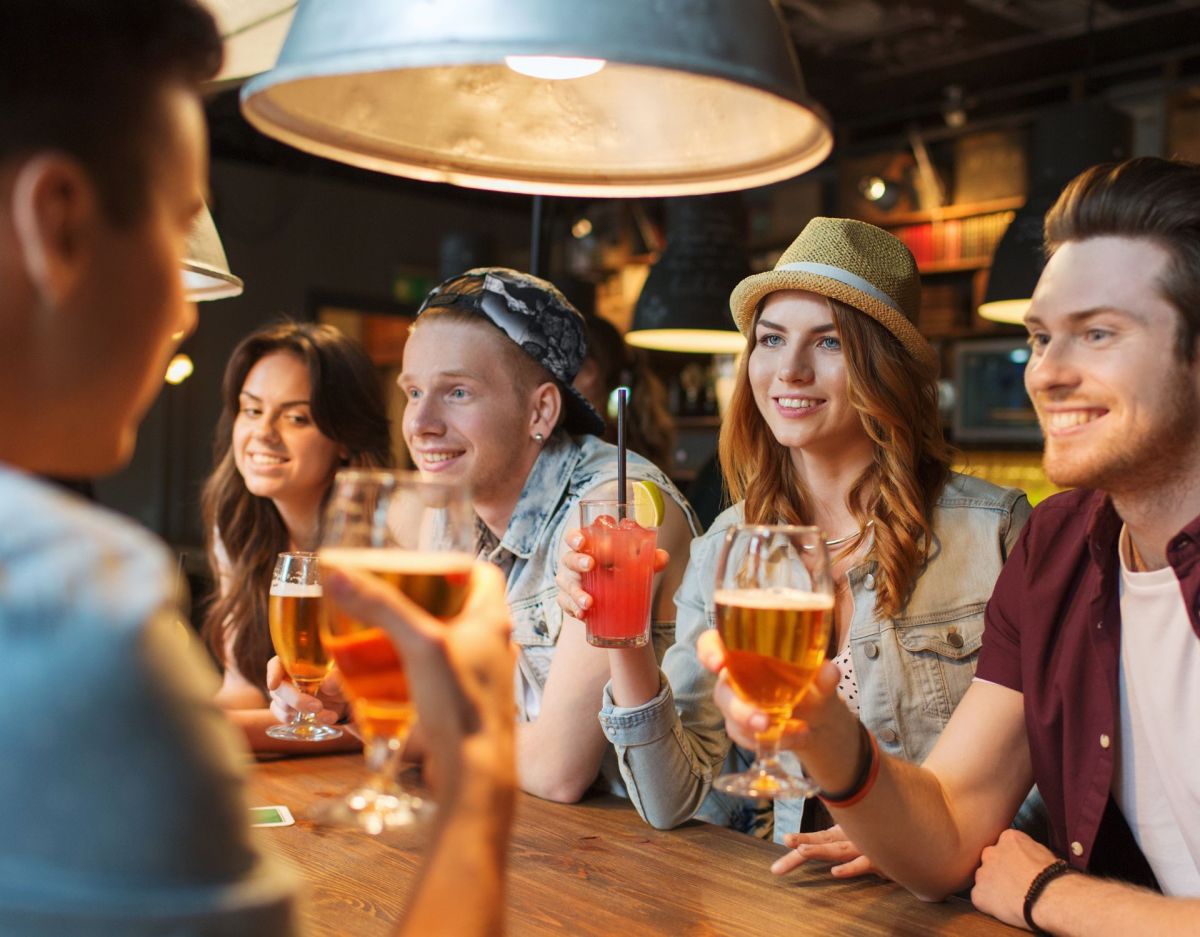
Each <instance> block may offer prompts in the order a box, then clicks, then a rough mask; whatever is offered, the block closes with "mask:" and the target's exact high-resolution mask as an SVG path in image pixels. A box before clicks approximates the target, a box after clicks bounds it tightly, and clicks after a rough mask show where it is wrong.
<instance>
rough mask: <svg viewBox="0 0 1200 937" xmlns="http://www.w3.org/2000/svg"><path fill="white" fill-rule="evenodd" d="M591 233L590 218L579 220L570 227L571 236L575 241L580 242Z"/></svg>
mask: <svg viewBox="0 0 1200 937" xmlns="http://www.w3.org/2000/svg"><path fill="white" fill-rule="evenodd" d="M591 233H592V221H591V219H590V218H580V219H579V220H578V221H576V222H575V223H574V224H573V225H571V234H572V235H573V236H574V238H575V240H577V241H581V240H583V239H584V238H585V237H587V236H588V235H589V234H591Z"/></svg>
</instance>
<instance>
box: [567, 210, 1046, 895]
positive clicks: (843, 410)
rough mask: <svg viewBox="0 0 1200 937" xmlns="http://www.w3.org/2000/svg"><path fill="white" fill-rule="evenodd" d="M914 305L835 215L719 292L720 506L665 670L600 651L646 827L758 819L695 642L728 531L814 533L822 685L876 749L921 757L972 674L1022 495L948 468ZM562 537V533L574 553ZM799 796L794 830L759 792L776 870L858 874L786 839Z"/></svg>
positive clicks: (608, 710) (750, 825)
mask: <svg viewBox="0 0 1200 937" xmlns="http://www.w3.org/2000/svg"><path fill="white" fill-rule="evenodd" d="M919 302H920V281H919V278H918V275H917V268H916V264H915V263H914V262H913V258H912V255H911V254H910V253H909V252H908V250H907V248H905V247H904V245H903V244H902V243H901V242H900V241H898V240H897V239H896V238H894V237H893V236H891V235H890V234H888V233H887V232H885V231H882V230H881V229H879V228H876V227H874V226H872V225H868V224H863V223H862V222H857V221H847V220H842V219H833V218H815V219H813V221H812V222H810V224H809V225H808V226H807V227H806V228H805V229H804V231H803V232H802V233H801V234H800V236H799V237H798V238H797V239H796V241H795V242H794V243H793V244H792V246H791V247H789V248H788V250H787V251H785V252H784V254H783V256H782V258H781V259H780V261H779V263H778V264H777V265H776V267H775V269H774V270H771V271H767V272H765V273H759V274H755V275H754V276H752V277H749V278H748V279H746V280H744V281H743V282H742V283H741V284H739V285H738V287H737V288H736V289H735V290H734V292H733V295H732V297H731V299H730V306H731V310H732V312H733V315H734V321H735V323H736V325H737V327H738V329H739V330H741V332H742V333H743V334H744V335H745V336H746V351H745V353H744V354H743V355H742V360H741V363H740V366H739V370H738V375H737V379H736V383H735V387H734V392H733V399H732V401H731V404H730V409H729V412H728V413H727V414H726V416H725V418H724V420H723V422H722V425H721V436H720V457H721V466H722V469H723V471H724V475H725V478H726V480H727V484H728V486H729V490H730V494H731V496H732V498H733V500H735V501H736V503H735V504H734V506H733V507H731V508H730V509H729V510H727V511H726V512H725V513H723V514H722V515H720V516H719V517H718V518H717V519H716V521H715V522H714V523H713V525H712V527H710V528H709V530H708V532H707V533H706V534H705V535H704V536H702V537H699V538H697V539H696V540H694V541H693V542H692V547H691V558H690V561H689V564H688V568H687V572H686V573H685V574H684V579H683V583H682V584H681V586H680V588H679V591H678V592H677V593H676V596H675V604H676V607H677V618H676V643H675V645H674V646H673V647H672V648H671V649H670V650H669V651H668V652H667V654H666V657H665V658H664V660H663V663H662V669H661V670H660V669H659V667H658V666H657V665H656V664H655V662H654V660H653V658H651V657H649V656H647V655H645V654H642V653H640V652H639V651H637V650H628V649H620V650H610V651H609V667H610V674H611V681H610V683H609V685H608V686H607V687H606V688H605V690H604V697H603V704H602V709H601V711H600V722H601V725H602V726H603V727H604V730H605V735H606V736H607V737H608V739H609V741H610V742H612V743H613V745H614V746H615V747H616V750H617V756H618V761H619V764H620V768H621V774H622V775H623V776H624V778H625V781H626V786H627V788H628V790H629V791H630V796H631V798H632V800H633V802H634V805H635V806H636V807H637V809H638V811H639V812H640V813H641V814H642V816H643V817H644V818H645V819H646V820H647V821H649V822H650V823H652V824H653V825H654V826H656V827H660V828H666V827H672V826H676V825H678V824H680V823H682V822H684V821H685V820H687V819H689V818H690V817H692V816H693V815H696V814H698V813H699V814H700V815H701V816H703V817H704V818H705V819H707V820H710V821H713V822H719V823H725V824H730V825H733V826H735V827H739V828H742V829H754V830H756V831H761V830H762V829H763V826H764V825H765V824H763V823H762V821H763V820H764V819H765V820H768V821H769V820H771V819H772V817H771V816H770V815H768V816H767V817H765V818H764V817H762V816H759V815H757V814H756V813H755V812H754V811H753V810H752V809H751V808H752V802H750V801H740V800H738V799H736V798H730V797H728V796H725V795H721V794H714V793H713V792H712V790H711V788H712V780H713V778H714V777H715V776H716V775H718V774H720V773H722V769H723V768H732V769H734V770H739V769H741V768H743V767H745V766H746V765H745V764H744V763H739V761H740V759H741V755H740V751H739V750H738V749H733V750H732V751H731V747H730V741H729V738H728V736H727V735H726V733H725V726H724V720H723V718H722V716H721V713H720V711H719V710H718V709H717V707H716V705H715V703H714V702H713V698H712V693H713V687H714V685H715V684H716V681H717V677H716V676H715V675H714V674H711V673H709V672H708V671H707V670H705V668H704V667H703V666H701V664H700V662H699V660H698V659H697V656H696V639H697V637H698V636H699V635H700V634H701V633H702V632H704V631H705V630H707V629H710V628H712V627H713V621H714V602H713V592H714V578H715V568H716V564H717V559H718V556H719V554H720V550H721V544H722V542H723V540H724V537H725V535H726V532H727V531H728V530H729V529H730V528H731V527H732V526H734V525H737V524H815V525H817V526H818V527H820V528H821V529H822V530H823V531H825V536H826V537H827V540H826V544H827V546H828V548H829V552H830V556H831V559H832V561H833V568H834V580H835V585H836V596H835V606H834V626H835V632H836V635H835V640H836V643H835V646H834V648H832V649H831V650H832V651H833V654H834V655H835V656H836V661H837V664H838V667H839V669H840V670H841V672H842V681H841V685H840V687H839V692H840V693H841V694H842V696H843V698H844V699H845V700H846V702H847V704H848V705H849V706H850V707H851V708H853V709H854V710H856V711H857V712H858V713H859V714H860V717H861V718H862V720H863V722H864V723H865V724H866V725H867V727H868V728H870V729H871V730H872V731H873V732H874V733H875V735H876V737H877V738H878V740H879V744H880V747H881V748H883V749H886V750H887V751H889V752H891V753H893V754H898V755H900V756H902V757H904V758H907V759H909V760H912V761H920V760H921V759H922V758H924V756H925V755H926V754H927V753H928V752H929V750H930V749H931V748H932V746H933V743H934V741H935V740H936V738H937V736H938V734H939V733H940V732H941V730H942V729H943V728H944V727H945V725H946V722H947V721H948V720H949V718H950V714H951V712H952V711H953V709H954V707H955V706H956V705H957V703H958V701H959V699H961V697H962V695H963V693H965V692H966V690H967V687H968V686H969V685H970V682H971V679H972V677H973V674H974V670H975V660H976V656H977V652H978V649H979V646H980V641H981V638H982V633H983V611H984V605H985V604H986V602H987V599H988V597H989V595H990V594H991V590H992V585H993V583H994V582H995V579H996V577H997V575H998V574H999V572H1000V568H1001V566H1002V565H1003V563H1004V560H1005V558H1006V557H1007V555H1008V551H1009V550H1010V549H1011V547H1012V545H1013V544H1014V542H1015V541H1016V538H1017V534H1018V533H1019V531H1020V528H1021V526H1022V524H1023V523H1024V521H1025V518H1026V517H1027V516H1028V514H1029V510H1030V509H1029V503H1028V501H1027V500H1026V498H1025V496H1024V495H1023V494H1022V493H1021V492H1019V491H1016V490H1013V489H1002V488H997V487H996V486H994V485H991V484H988V483H987V482H984V481H980V480H978V479H974V478H969V477H966V476H963V475H957V474H955V473H953V472H951V471H950V459H951V452H950V449H949V447H948V446H947V445H946V443H945V441H944V440H943V437H942V427H941V422H940V420H939V417H938V411H937V384H936V374H937V356H936V354H935V352H934V350H933V348H932V347H931V346H930V345H929V343H928V342H927V341H926V340H925V339H924V338H923V337H922V336H921V334H920V333H919V332H918V331H917V329H916V327H915V326H914V324H913V322H914V320H915V318H916V311H917V307H918V305H919ZM579 537H580V533H579V532H571V533H570V534H568V538H576V539H574V540H573V543H574V544H579V545H580V546H577V547H576V549H584V550H586V545H584V544H583V543H582V540H580V539H578V538H579ZM590 562H591V559H590V557H585V556H584V555H583V553H578V552H573V553H568V554H567V555H566V556H565V557H564V559H563V562H562V563H560V564H559V570H560V572H559V578H558V582H559V588H560V596H559V599H560V602H561V603H562V604H563V605H564V608H566V610H567V611H568V612H570V613H572V614H576V615H586V606H587V605H588V604H589V603H590V597H588V596H587V595H586V593H584V592H582V590H581V589H580V580H579V577H578V574H577V573H572V572H564V570H567V569H570V570H576V571H577V570H580V569H582V568H583V565H582V564H585V563H590ZM727 761H730V762H732V764H727ZM812 803H815V802H812ZM802 810H803V811H804V812H805V814H806V816H805V817H804V820H805V821H806V822H805V825H804V827H803V828H804V829H806V830H819V829H821V826H822V825H823V824H822V818H821V817H820V816H818V815H817V814H818V811H817V810H816V809H815V808H812V807H809V806H806V805H805V802H804V801H800V800H778V801H776V802H775V809H774V816H773V820H774V833H775V837H776V839H777V840H780V841H783V842H787V843H788V844H789V845H793V846H800V847H801V851H800V852H798V853H792V854H789V856H787V857H785V858H784V859H782V860H780V862H778V863H776V866H775V871H777V872H783V871H786V870H788V869H790V868H793V867H794V866H795V865H797V864H798V863H799V862H801V861H803V860H804V859H805V858H808V857H810V856H816V857H818V858H829V859H837V860H840V861H841V862H842V863H843V864H842V865H841V866H839V867H838V868H837V869H835V874H855V873H856V872H861V871H864V870H865V869H866V868H868V865H867V860H866V857H860V856H857V853H856V852H855V851H854V850H853V847H852V846H850V845H849V844H846V843H843V842H841V841H840V837H839V835H838V832H837V831H836V829H835V830H834V831H833V832H832V833H828V834H823V835H822V836H819V837H815V839H817V840H819V842H816V843H814V842H813V841H812V839H811V838H808V837H804V836H798V835H797V834H798V832H799V830H800V829H801V819H802V818H801V811H802ZM824 825H827V823H825V824H824Z"/></svg>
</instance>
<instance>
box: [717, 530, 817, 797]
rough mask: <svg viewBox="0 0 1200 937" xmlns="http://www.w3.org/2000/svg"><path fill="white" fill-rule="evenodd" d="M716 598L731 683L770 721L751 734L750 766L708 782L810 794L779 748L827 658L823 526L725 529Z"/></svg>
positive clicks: (760, 793)
mask: <svg viewBox="0 0 1200 937" xmlns="http://www.w3.org/2000/svg"><path fill="white" fill-rule="evenodd" d="M713 601H714V605H715V607H716V619H717V630H718V632H720V635H721V640H722V641H723V642H724V644H725V670H726V673H727V675H728V678H729V683H730V685H731V686H732V687H733V689H734V691H735V692H736V693H737V694H738V695H739V696H740V697H742V699H744V700H746V701H747V702H749V703H752V704H754V705H755V706H756V707H758V708H759V709H761V710H763V711H764V712H765V713H766V714H767V716H768V717H769V719H770V725H769V726H768V727H767V729H765V730H764V731H762V732H759V733H757V735H756V737H755V743H756V744H755V749H756V751H755V755H756V757H755V762H754V764H753V765H752V766H751V767H750V769H749V770H748V771H744V772H741V773H740V774H728V775H723V776H721V777H719V778H717V779H716V780H715V781H713V787H715V788H716V789H717V790H719V791H724V792H725V793H727V794H735V795H737V796H740V797H753V798H756V799H760V800H769V799H775V798H793V797H808V796H810V795H812V794H814V793H815V792H816V788H815V786H814V785H813V784H812V783H811V782H810V781H809V780H808V779H807V778H804V777H796V776H793V775H789V774H788V773H787V772H785V771H784V770H783V768H782V766H781V765H780V763H779V760H778V748H779V736H780V734H781V732H782V730H783V726H784V723H785V721H786V720H787V719H788V718H790V716H791V714H792V710H793V709H794V708H795V706H796V704H797V703H799V702H800V700H801V699H802V698H803V697H804V694H805V693H806V692H807V691H808V688H809V686H810V685H811V684H812V681H813V678H814V677H815V676H816V673H817V669H818V668H819V667H820V666H821V663H822V661H824V659H825V652H826V647H827V645H828V643H829V632H830V629H831V628H832V626H833V578H832V576H831V574H830V568H829V554H828V553H827V551H826V549H825V542H824V540H823V539H822V537H821V533H820V531H819V530H817V528H815V527H794V526H761V525H759V526H747V525H741V526H737V527H732V528H730V530H729V531H728V533H727V534H726V535H725V542H724V545H723V547H722V551H721V556H720V559H719V560H718V562H717V577H716V588H715V591H714V593H713Z"/></svg>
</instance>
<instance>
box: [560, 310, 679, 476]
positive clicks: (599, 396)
mask: <svg viewBox="0 0 1200 937" xmlns="http://www.w3.org/2000/svg"><path fill="white" fill-rule="evenodd" d="M584 321H585V323H586V326H587V356H586V357H585V358H584V359H583V364H582V365H581V366H580V368H579V373H578V374H576V375H575V380H574V381H573V382H572V383H573V386H574V387H575V389H576V390H577V391H579V392H580V393H581V394H583V396H584V397H585V398H586V399H587V402H588V403H590V404H591V405H592V409H593V410H595V411H596V412H597V413H599V414H600V415H601V416H603V417H604V423H605V426H604V438H605V440H607V441H608V442H610V443H613V444H614V445H615V444H616V442H617V417H616V412H617V410H616V398H615V397H614V391H616V390H617V388H618V387H625V388H628V390H629V399H628V403H629V409H628V413H627V414H626V415H627V417H628V422H627V423H626V425H625V444H626V445H627V446H628V447H629V448H630V449H631V450H632V451H634V452H636V453H638V454H639V455H644V456H645V457H646V458H647V459H649V460H650V461H651V462H653V463H654V464H655V465H657V466H658V467H659V468H661V469H663V470H664V471H667V472H669V471H670V470H671V464H672V462H673V460H674V450H675V424H674V421H673V420H672V419H671V414H670V412H669V411H668V409H667V389H666V388H665V387H664V386H663V382H662V381H660V380H659V379H658V377H657V376H656V375H655V374H654V372H653V371H651V370H650V367H649V363H648V362H647V360H646V353H645V352H644V351H642V350H641V349H640V348H632V347H630V346H629V345H628V344H626V342H625V339H624V337H623V336H622V335H621V333H620V332H619V331H618V330H617V327H616V326H615V325H613V324H612V323H611V322H609V321H608V320H607V319H604V318H601V317H600V316H596V315H591V316H584Z"/></svg>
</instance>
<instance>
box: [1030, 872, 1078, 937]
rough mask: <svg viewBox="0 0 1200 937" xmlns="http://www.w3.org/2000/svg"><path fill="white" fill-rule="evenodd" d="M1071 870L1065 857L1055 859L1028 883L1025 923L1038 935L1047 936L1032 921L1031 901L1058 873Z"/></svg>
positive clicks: (1034, 899)
mask: <svg viewBox="0 0 1200 937" xmlns="http://www.w3.org/2000/svg"><path fill="white" fill-rule="evenodd" d="M1070 871H1071V866H1070V865H1068V864H1067V860H1066V859H1055V860H1054V861H1053V862H1051V863H1050V864H1049V865H1048V866H1046V867H1045V868H1044V869H1042V871H1040V872H1039V873H1038V874H1037V875H1035V876H1034V877H1033V881H1032V882H1030V883H1029V891H1027V892H1025V923H1026V924H1028V925H1029V929H1030V930H1031V931H1033V932H1034V933H1035V934H1038V935H1040V937H1049V935H1048V933H1047V932H1046V931H1044V930H1042V929H1041V928H1040V927H1038V926H1037V925H1036V924H1034V923H1033V903H1034V902H1035V901H1037V900H1038V898H1040V897H1041V896H1042V891H1043V890H1044V889H1045V888H1046V886H1047V885H1049V884H1050V883H1051V882H1053V881H1054V880H1055V879H1056V878H1058V877H1059V876H1060V875H1066V874H1067V873H1068V872H1070Z"/></svg>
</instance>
